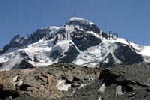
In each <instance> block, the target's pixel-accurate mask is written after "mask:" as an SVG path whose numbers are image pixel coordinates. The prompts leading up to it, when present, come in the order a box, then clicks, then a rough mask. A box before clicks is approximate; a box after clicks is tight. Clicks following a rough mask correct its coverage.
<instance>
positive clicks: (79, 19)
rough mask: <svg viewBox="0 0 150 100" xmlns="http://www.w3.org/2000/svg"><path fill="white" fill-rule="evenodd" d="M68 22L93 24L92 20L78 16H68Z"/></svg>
mask: <svg viewBox="0 0 150 100" xmlns="http://www.w3.org/2000/svg"><path fill="white" fill-rule="evenodd" d="M69 21H70V22H80V23H82V24H91V25H92V24H94V23H93V22H91V21H89V20H87V19H84V18H79V17H72V18H70V20H69Z"/></svg>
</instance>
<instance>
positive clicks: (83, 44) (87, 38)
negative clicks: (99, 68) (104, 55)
mask: <svg viewBox="0 0 150 100" xmlns="http://www.w3.org/2000/svg"><path fill="white" fill-rule="evenodd" d="M72 34H73V35H74V37H72V41H73V42H74V43H75V44H76V46H77V47H78V48H79V49H80V50H81V51H84V50H86V49H87V48H89V47H91V46H96V45H98V44H99V43H100V42H102V41H101V39H99V38H97V37H95V36H93V35H91V34H88V33H78V32H74V33H72ZM85 34H86V35H85ZM77 35H78V36H79V37H78V36H77Z"/></svg>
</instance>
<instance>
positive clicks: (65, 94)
mask: <svg viewBox="0 0 150 100" xmlns="http://www.w3.org/2000/svg"><path fill="white" fill-rule="evenodd" d="M16 76H18V77H17V80H16V81H15V82H14V81H13V80H14V79H15V77H16ZM149 76H150V64H145V63H140V64H133V65H116V66H111V67H109V68H108V69H103V68H88V67H81V66H76V65H73V64H54V65H51V66H49V67H46V68H38V69H23V70H12V71H5V72H0V84H1V85H0V92H1V94H2V95H0V98H1V99H6V98H13V99H15V100H20V99H22V100H27V99H30V100H32V99H33V100H35V99H36V100H41V99H42V100H43V99H45V100H149V99H150V78H149ZM59 80H64V82H65V83H64V85H66V86H67V85H68V86H69V85H70V87H69V88H68V91H66V90H60V89H59V88H58V87H57V85H58V81H59ZM20 81H22V84H21V85H19V83H17V82H20ZM104 83H105V86H106V88H105V91H104V92H102V91H99V90H100V87H101V86H102V84H104ZM14 84H15V85H14ZM16 84H18V85H16ZM119 87H121V88H122V89H121V90H122V94H116V90H117V88H119Z"/></svg>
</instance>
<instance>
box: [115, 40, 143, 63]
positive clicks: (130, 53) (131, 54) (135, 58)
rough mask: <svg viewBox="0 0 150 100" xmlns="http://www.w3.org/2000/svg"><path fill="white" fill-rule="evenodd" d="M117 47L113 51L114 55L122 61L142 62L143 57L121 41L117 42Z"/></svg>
mask: <svg viewBox="0 0 150 100" xmlns="http://www.w3.org/2000/svg"><path fill="white" fill-rule="evenodd" d="M117 45H118V48H117V49H116V50H115V51H114V55H115V56H116V57H117V58H118V59H119V60H120V61H122V62H123V63H126V64H131V63H139V62H143V61H144V60H143V57H142V56H141V55H139V54H137V53H136V52H135V51H134V50H133V49H132V48H131V47H129V46H128V45H123V44H121V43H117Z"/></svg>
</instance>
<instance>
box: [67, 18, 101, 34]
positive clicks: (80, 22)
mask: <svg viewBox="0 0 150 100" xmlns="http://www.w3.org/2000/svg"><path fill="white" fill-rule="evenodd" d="M67 24H68V25H73V26H78V28H80V29H81V28H82V29H83V30H85V31H92V32H94V33H100V30H99V28H98V27H97V26H96V25H95V24H94V23H92V22H90V21H88V20H85V19H82V18H71V19H70V21H69V22H68V23H67Z"/></svg>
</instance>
